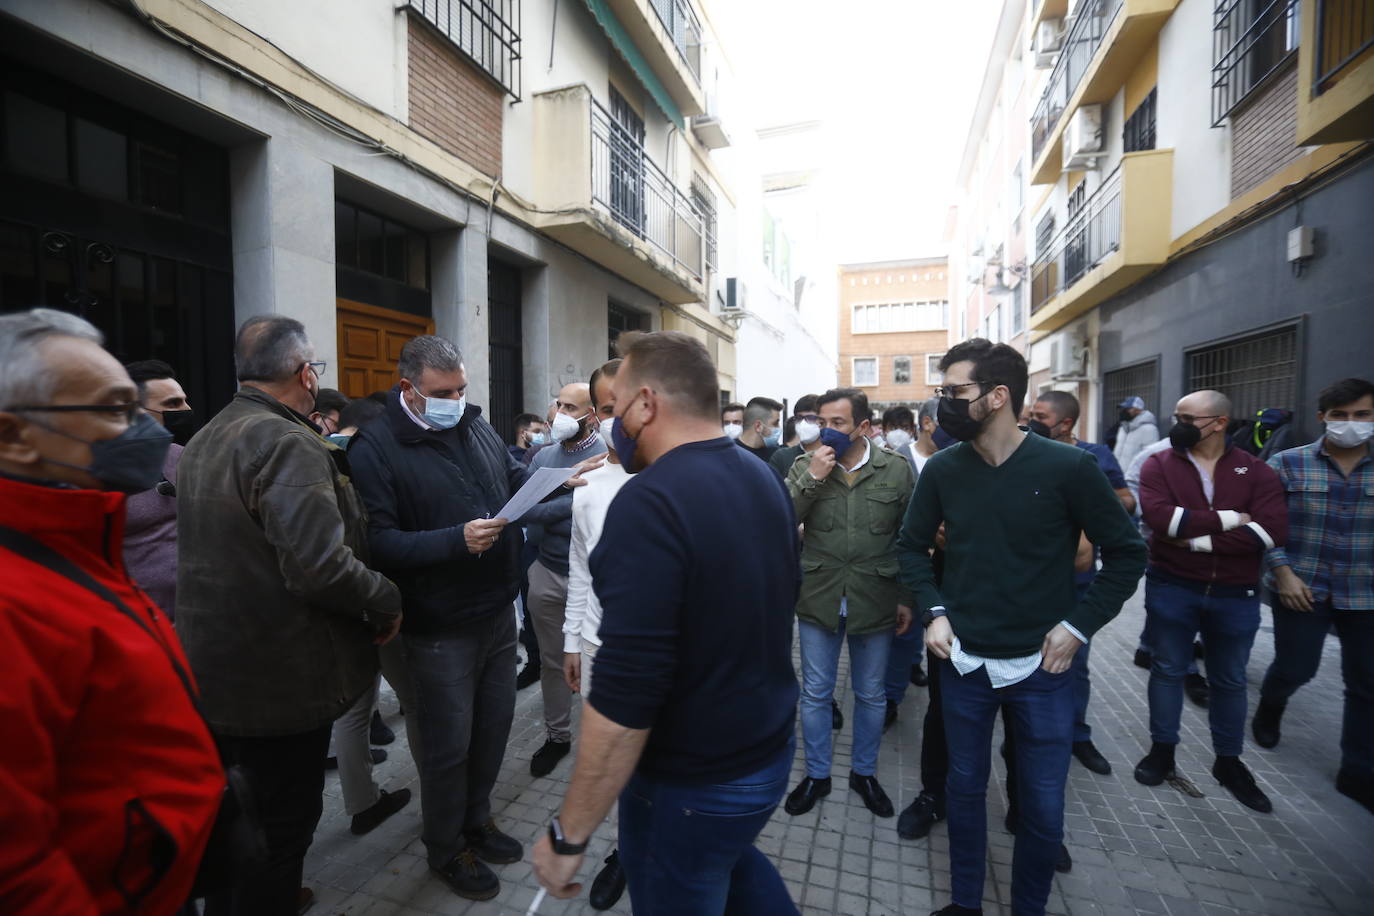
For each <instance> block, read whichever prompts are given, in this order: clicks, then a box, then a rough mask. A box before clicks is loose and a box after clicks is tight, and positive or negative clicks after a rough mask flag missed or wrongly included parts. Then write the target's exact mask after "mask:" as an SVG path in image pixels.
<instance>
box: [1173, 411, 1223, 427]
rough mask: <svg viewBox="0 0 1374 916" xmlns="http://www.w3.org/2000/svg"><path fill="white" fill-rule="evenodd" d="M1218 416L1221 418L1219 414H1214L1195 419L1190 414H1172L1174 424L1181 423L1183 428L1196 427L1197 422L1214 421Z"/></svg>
mask: <svg viewBox="0 0 1374 916" xmlns="http://www.w3.org/2000/svg"><path fill="white" fill-rule="evenodd" d="M1219 416H1221V414H1219V413H1214V414H1211V415H1210V416H1206V417H1195V416H1193V415H1192V414H1190V413H1176V414H1174V422H1175V423H1182V424H1184V425H1185V426H1196V425H1197V421H1198V420H1215V419H1216V418H1217V417H1219Z"/></svg>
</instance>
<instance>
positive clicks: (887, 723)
mask: <svg viewBox="0 0 1374 916" xmlns="http://www.w3.org/2000/svg"><path fill="white" fill-rule="evenodd" d="M896 721H897V704H896V703H894V702H892V701H891V700H888V701H887V709H886V711H884V712H883V731H887V730H888V729H889V728H891V727H892V723H893V722H896Z"/></svg>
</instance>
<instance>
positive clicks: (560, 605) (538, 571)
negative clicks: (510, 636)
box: [528, 560, 572, 741]
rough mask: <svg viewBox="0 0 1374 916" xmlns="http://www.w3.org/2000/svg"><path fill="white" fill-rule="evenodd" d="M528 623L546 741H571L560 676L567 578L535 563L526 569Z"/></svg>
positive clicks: (566, 692)
mask: <svg viewBox="0 0 1374 916" xmlns="http://www.w3.org/2000/svg"><path fill="white" fill-rule="evenodd" d="M528 601H529V609H530V620H531V621H532V622H533V623H534V635H535V636H536V637H538V639H539V661H540V664H541V668H540V673H539V689H540V692H542V693H543V694H544V726H545V727H546V728H547V729H548V732H549V740H550V741H571V740H572V690H570V689H569V688H568V681H567V678H565V677H564V676H563V610H564V608H565V607H566V606H567V603H568V577H567V576H560V575H559V574H558V573H556V572H554V571H553V570H551V569H549V568H548V567H547V566H545V565H544V561H543V560H535V561H534V563H533V564H532V565H531V566H530V594H529V599H528Z"/></svg>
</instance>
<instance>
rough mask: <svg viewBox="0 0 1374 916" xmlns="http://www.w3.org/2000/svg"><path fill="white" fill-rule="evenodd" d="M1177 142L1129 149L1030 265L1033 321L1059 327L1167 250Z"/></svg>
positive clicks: (1039, 327) (1035, 325) (1155, 263)
mask: <svg viewBox="0 0 1374 916" xmlns="http://www.w3.org/2000/svg"><path fill="white" fill-rule="evenodd" d="M1173 154H1174V153H1173V150H1168V149H1165V150H1147V151H1144V152H1138V153H1127V154H1126V155H1125V156H1123V157H1122V159H1121V164H1120V165H1119V166H1117V168H1116V170H1115V171H1113V172H1112V173H1111V174H1110V175H1109V176H1107V178H1105V179H1103V181H1102V183H1101V184H1100V185H1099V186H1098V187H1097V189H1096V190H1095V191H1094V192H1093V193H1092V195H1091V196H1089V197H1088V198H1087V199H1086V200H1085V201H1084V202H1083V204H1082V206H1081V207H1080V208H1079V209H1078V210H1077V212H1075V213H1074V214H1073V216H1072V217H1070V218H1069V220H1068V221H1067V222H1066V223H1065V225H1064V229H1063V230H1062V231H1061V232H1060V233H1059V235H1057V236H1056V237H1054V238H1053V239H1052V240H1051V241H1050V242H1049V243H1048V245H1046V246H1045V248H1044V250H1042V251H1039V252H1037V254H1036V258H1035V261H1034V262H1033V263H1032V265H1031V271H1030V287H1031V302H1030V308H1031V329H1032V330H1034V331H1038V332H1047V331H1053V330H1055V329H1057V328H1059V327H1062V326H1063V325H1065V324H1067V323H1068V322H1069V321H1072V320H1073V319H1074V318H1077V317H1078V316H1080V315H1082V314H1084V313H1085V312H1087V311H1088V310H1090V309H1091V308H1093V307H1094V306H1096V305H1098V304H1099V303H1101V302H1103V301H1104V300H1106V299H1107V298H1109V297H1111V296H1114V295H1116V294H1117V293H1119V292H1120V291H1121V290H1123V289H1125V288H1126V287H1127V286H1130V285H1131V284H1132V283H1135V282H1136V281H1137V280H1139V279H1141V278H1142V277H1144V276H1145V275H1146V274H1147V273H1149V272H1151V271H1153V270H1154V269H1156V268H1157V267H1159V266H1160V265H1161V264H1163V263H1164V261H1165V260H1166V259H1167V258H1168V254H1169V241H1170V225H1169V223H1170V213H1171V212H1172V210H1171V201H1172V198H1173Z"/></svg>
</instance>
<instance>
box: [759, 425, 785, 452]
mask: <svg viewBox="0 0 1374 916" xmlns="http://www.w3.org/2000/svg"><path fill="white" fill-rule="evenodd" d="M781 441H782V427H781V426H775V427H773V431H772V432H771V433H769V434H768V435H766V436H764V437H763V444H764V445H765V446H767V447H768V448H777V447H778V443H779V442H781Z"/></svg>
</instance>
